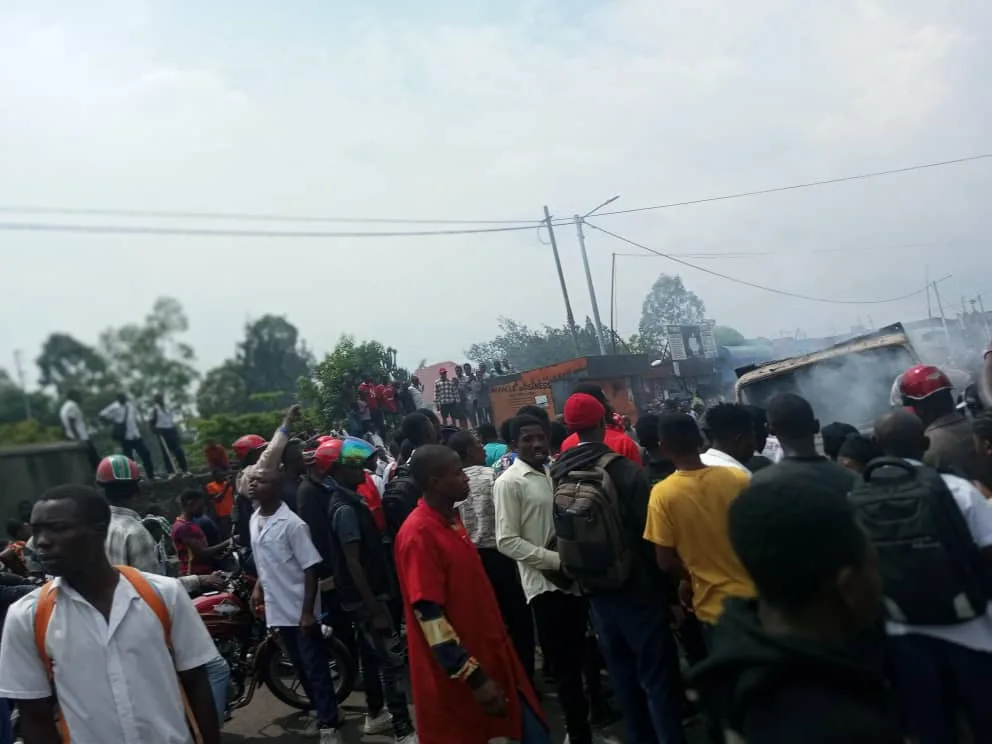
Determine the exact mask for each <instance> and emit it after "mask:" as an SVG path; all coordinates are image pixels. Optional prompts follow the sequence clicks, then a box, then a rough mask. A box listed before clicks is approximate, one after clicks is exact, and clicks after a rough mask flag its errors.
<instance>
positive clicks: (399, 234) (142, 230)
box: [0, 222, 535, 239]
mask: <svg viewBox="0 0 992 744" xmlns="http://www.w3.org/2000/svg"><path fill="white" fill-rule="evenodd" d="M534 227H535V226H534V225H519V226H516V227H509V226H507V227H477V228H465V229H453V230H405V231H382V232H325V231H302V230H288V231H279V230H227V229H208V228H188V227H154V226H149V225H140V226H139V225H136V226H128V225H69V224H59V223H50V222H0V231H5V232H44V233H73V234H82V235H171V236H182V237H201V238H308V239H313V238H407V237H420V236H432V235H479V234H484V233H502V232H519V231H520V230H533V229H534Z"/></svg>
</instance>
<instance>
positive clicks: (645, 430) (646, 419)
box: [634, 413, 661, 449]
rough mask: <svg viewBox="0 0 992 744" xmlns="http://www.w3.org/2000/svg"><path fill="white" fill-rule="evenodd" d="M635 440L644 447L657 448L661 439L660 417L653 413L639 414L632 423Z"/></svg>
mask: <svg viewBox="0 0 992 744" xmlns="http://www.w3.org/2000/svg"><path fill="white" fill-rule="evenodd" d="M634 431H635V432H637V442H638V443H639V444H640V445H641V446H642V447H644V448H646V449H657V447H658V443H659V442H660V441H661V433H660V432H661V417H660V416H657V415H655V414H653V413H649V414H647V415H645V416H641V417H640V418H639V419H637V423H636V424H634Z"/></svg>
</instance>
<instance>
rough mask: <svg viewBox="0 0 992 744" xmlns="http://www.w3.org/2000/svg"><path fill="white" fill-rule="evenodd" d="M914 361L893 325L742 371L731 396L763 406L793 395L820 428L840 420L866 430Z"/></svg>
mask: <svg viewBox="0 0 992 744" xmlns="http://www.w3.org/2000/svg"><path fill="white" fill-rule="evenodd" d="M918 363H919V357H918V355H917V353H916V351H915V350H914V349H913V345H912V343H911V342H910V340H909V336H908V335H907V334H906V331H905V329H904V328H903V326H902V324H901V323H895V324H893V325H890V326H886V327H885V328H880V329H878V330H877V331H873V332H871V333H867V334H864V335H861V336H856V337H854V338H852V339H849V340H847V341H843V342H841V343H838V344H834V345H833V346H828V347H827V348H825V349H821V350H820V351H815V352H813V353H811V354H803V355H800V356H795V357H789V358H787V359H781V360H779V361H775V362H766V363H765V364H759V365H749V366H746V367H741V368H739V369H737V370H735V372H736V373H737V377H738V379H737V383H736V385H735V387H734V397H735V399H736V400H737V401H738V402H740V403H747V404H750V405H755V406H759V407H761V408H766V407H767V406H768V401H769V400H771V399H772V398H773V397H774V396H775V395H777V394H779V393H796V394H798V395H801V396H802V397H804V398H805V399H806V400H808V401H809V403H810V405H812V406H813V411H814V412H815V413H816V417H817V418H818V419H819V420H820V422H821V423H822V424H824V425H826V424H829V423H831V422H834V421H843V422H844V423H848V424H851V425H852V426H856V427H858V428H859V429H861V430H862V431H870V430H871V428H872V424H873V422H874V420H875V418H876V417H877V416H879V415H881V414H882V413H885V412H886V411H887V410H889V409H890V407H891V404H890V395H891V391H892V384H893V382H894V381H895V379H896V377H898V376H899V375H901V374H902V373H903V372H905V371H906V370H907V369H909V368H910V367H912V366H913V365H914V364H918Z"/></svg>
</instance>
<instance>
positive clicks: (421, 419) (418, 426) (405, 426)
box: [400, 411, 434, 447]
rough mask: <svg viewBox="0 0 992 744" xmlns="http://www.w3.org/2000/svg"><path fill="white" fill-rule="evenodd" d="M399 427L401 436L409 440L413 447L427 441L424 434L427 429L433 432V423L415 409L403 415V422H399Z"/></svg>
mask: <svg viewBox="0 0 992 744" xmlns="http://www.w3.org/2000/svg"><path fill="white" fill-rule="evenodd" d="M400 429H401V430H402V431H403V438H404V439H405V440H406V441H408V442H410V444H411V445H412V446H414V447H419V446H420V445H422V444H426V443H427V440H426V439H425V438H424V434H425V433H426V432H427V430H430V431H432V432H433V430H434V425H433V424H432V423H431V420H430V419H429V418H427V416H426V415H425V414H423V413H421V412H420V411H417V412H416V413H409V414H407V415H406V416H404V417H403V423H402V424H400Z"/></svg>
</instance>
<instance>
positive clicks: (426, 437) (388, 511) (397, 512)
mask: <svg viewBox="0 0 992 744" xmlns="http://www.w3.org/2000/svg"><path fill="white" fill-rule="evenodd" d="M401 428H402V431H403V439H404V441H405V442H406V443H407V444H408V445H409V446H410V454H409V455H408V456H407V462H408V461H409V460H410V458H411V457H413V453H414V452H415V451H416V449H417V447H421V446H423V445H425V444H437V441H438V432H437V428H436V427H435V426H434V422H433V421H431V419H430V418H428V417H427V416H425V415H424V414H423V413H420V412H419V411H418V412H416V413H411V414H409V415H408V416H405V417H404V418H403V423H402V425H401ZM419 500H420V487H419V486H417V483H416V481H415V480H414V479H413V477H412V476H411V475H410V468H409V466H408V465H407V464H406V463H404V464H402V465H398V466H397V467H396V470H395V471H394V473H393V475H392V477H391V478H390V479H389V482H388V483H387V484H386V487H385V488H384V489H383V492H382V513H383V515H384V517H385V522H386V536H387V539H389V541H390V542H392V540H393V539H394V538H395V537H396V533H398V532H399V531H400V527H402V526H403V522H405V521H406V518H407V517H408V516H410V513H411V512H412V511H413V510H414V509H415V508H416V507H417V501H419Z"/></svg>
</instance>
